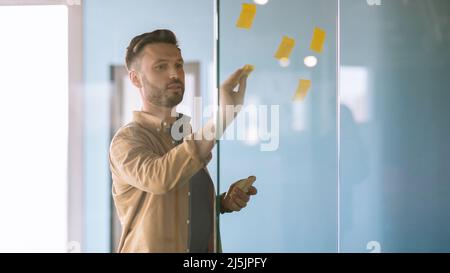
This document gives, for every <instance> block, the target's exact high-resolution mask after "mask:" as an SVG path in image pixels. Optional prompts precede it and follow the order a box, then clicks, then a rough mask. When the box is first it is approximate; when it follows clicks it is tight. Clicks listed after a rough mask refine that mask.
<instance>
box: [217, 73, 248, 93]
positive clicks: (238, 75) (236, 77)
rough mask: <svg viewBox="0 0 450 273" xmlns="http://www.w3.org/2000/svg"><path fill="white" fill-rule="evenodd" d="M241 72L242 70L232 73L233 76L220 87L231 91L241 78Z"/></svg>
mask: <svg viewBox="0 0 450 273" xmlns="http://www.w3.org/2000/svg"><path fill="white" fill-rule="evenodd" d="M243 72H244V70H243V69H242V68H239V69H238V70H236V71H234V72H233V74H231V76H230V77H229V78H228V79H226V80H225V81H224V82H223V84H222V86H223V87H224V88H226V89H231V90H233V89H234V88H235V87H236V85H237V84H238V83H239V80H240V79H241V78H242V74H243Z"/></svg>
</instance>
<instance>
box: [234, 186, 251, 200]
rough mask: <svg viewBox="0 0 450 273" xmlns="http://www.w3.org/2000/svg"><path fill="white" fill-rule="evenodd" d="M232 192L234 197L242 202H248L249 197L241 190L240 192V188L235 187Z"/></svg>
mask: <svg viewBox="0 0 450 273" xmlns="http://www.w3.org/2000/svg"><path fill="white" fill-rule="evenodd" d="M234 191H235V193H236V197H238V198H239V199H241V200H242V201H244V202H248V200H250V197H249V196H248V195H247V194H245V192H244V191H243V190H241V189H240V188H238V187H236V188H235V189H234Z"/></svg>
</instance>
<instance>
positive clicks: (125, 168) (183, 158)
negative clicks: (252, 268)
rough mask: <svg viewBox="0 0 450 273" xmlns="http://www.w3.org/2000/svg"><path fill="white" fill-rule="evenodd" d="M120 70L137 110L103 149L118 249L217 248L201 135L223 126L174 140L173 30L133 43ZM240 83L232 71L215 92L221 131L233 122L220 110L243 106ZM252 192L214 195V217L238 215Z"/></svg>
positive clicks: (178, 76) (180, 78)
mask: <svg viewBox="0 0 450 273" xmlns="http://www.w3.org/2000/svg"><path fill="white" fill-rule="evenodd" d="M126 65H127V69H128V73H129V78H130V80H131V82H132V84H133V85H134V86H136V87H137V88H138V89H139V92H140V96H141V99H142V111H136V112H134V113H133V114H134V116H133V121H132V122H131V123H129V124H127V125H125V126H123V127H122V128H120V129H119V130H118V132H117V133H116V135H115V136H114V138H113V140H112V142H111V147H110V168H111V174H112V179H113V187H112V194H113V198H114V203H115V206H116V209H117V213H118V216H119V219H120V222H121V224H122V235H121V239H120V242H119V247H118V251H119V252H214V251H220V246H218V247H216V246H215V238H214V236H213V235H214V229H215V225H214V217H215V216H216V213H215V203H216V202H215V200H216V196H215V193H214V185H213V183H212V181H211V178H210V176H209V174H208V172H207V170H206V165H207V163H208V162H209V160H210V159H211V150H212V148H213V146H214V144H215V139H214V138H211V137H208V134H209V135H211V133H214V134H215V133H220V134H221V133H223V131H222V129H220V127H222V126H216V125H215V124H214V122H212V121H211V122H208V124H207V125H206V126H205V127H204V128H202V129H200V130H199V131H198V132H196V133H194V134H191V133H190V132H189V130H183V131H184V132H183V134H184V135H185V137H184V139H181V140H180V141H177V140H175V139H174V138H173V134H172V133H171V132H173V130H172V127H173V125H174V124H175V123H176V122H177V121H178V120H179V119H180V118H182V117H183V116H182V115H178V116H175V115H171V113H173V110H174V109H175V106H176V105H177V104H179V103H180V102H181V101H182V99H183V94H184V76H185V75H184V70H183V58H182V56H181V50H180V49H179V48H178V43H177V39H176V37H175V35H174V33H173V32H171V31H169V30H156V31H153V32H149V33H144V34H142V35H139V36H136V37H135V38H133V39H132V40H131V42H130V45H129V46H128V48H127V53H126ZM246 80H247V74H246V73H245V71H244V70H243V69H238V70H237V71H235V72H234V73H233V74H232V75H231V76H230V78H229V79H227V80H226V81H225V82H224V83H223V84H222V86H221V88H220V91H219V96H220V99H219V100H220V102H221V105H220V107H219V120H220V122H222V124H223V130H225V128H226V127H227V126H228V125H229V124H230V122H231V121H232V120H227V119H225V116H226V115H225V114H224V109H225V106H226V105H231V106H239V105H242V103H243V100H244V94H245V87H246V86H245V84H246ZM237 86H239V89H238V91H237V92H234V91H233V90H234V88H235V87H237ZM233 118H234V116H233ZM222 124H219V125H222ZM216 127H217V130H218V132H216V131H215V130H216ZM183 129H186V128H183ZM186 132H188V133H186ZM254 194H256V188H254V187H253V186H252V187H250V189H249V190H248V192H247V193H245V192H244V191H242V190H241V189H240V188H239V187H237V184H236V183H233V184H232V185H231V186H230V188H229V190H228V191H227V192H226V193H224V194H221V195H220V196H218V197H217V199H218V203H219V207H220V212H221V213H224V212H232V211H239V210H241V209H242V208H243V207H245V206H246V204H247V202H248V201H249V196H250V195H254ZM217 248H218V250H217Z"/></svg>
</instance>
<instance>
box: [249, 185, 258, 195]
mask: <svg viewBox="0 0 450 273" xmlns="http://www.w3.org/2000/svg"><path fill="white" fill-rule="evenodd" d="M257 193H258V190H257V189H256V188H255V187H253V186H250V188H249V189H248V192H247V194H248V195H256V194H257Z"/></svg>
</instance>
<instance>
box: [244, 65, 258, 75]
mask: <svg viewBox="0 0 450 273" xmlns="http://www.w3.org/2000/svg"><path fill="white" fill-rule="evenodd" d="M242 69H243V70H244V73H245V74H246V75H247V76H248V75H250V73H252V71H253V70H255V67H254V66H253V65H251V64H246V65H244V67H243V68H242Z"/></svg>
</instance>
